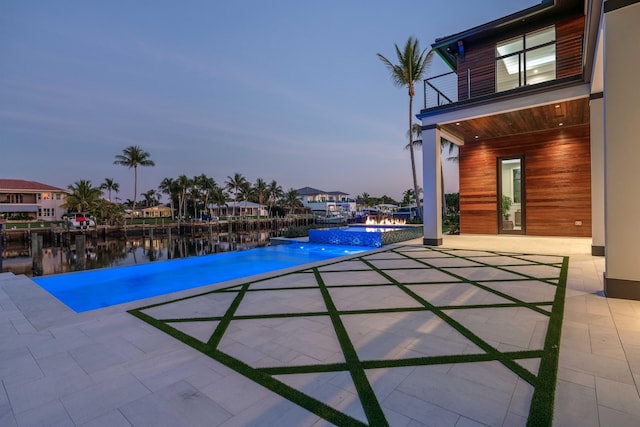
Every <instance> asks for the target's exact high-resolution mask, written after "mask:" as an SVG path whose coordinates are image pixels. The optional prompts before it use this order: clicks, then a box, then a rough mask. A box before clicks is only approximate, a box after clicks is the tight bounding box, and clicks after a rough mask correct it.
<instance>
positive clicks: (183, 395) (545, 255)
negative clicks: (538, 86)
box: [0, 236, 640, 426]
mask: <svg viewBox="0 0 640 427" xmlns="http://www.w3.org/2000/svg"><path fill="white" fill-rule="evenodd" d="M444 243H445V244H444V245H443V246H441V247H438V248H434V249H433V250H432V249H428V248H424V247H422V246H421V245H419V242H418V241H411V242H407V243H404V244H398V245H393V246H389V247H384V248H382V249H381V250H379V251H373V252H370V253H367V254H364V255H363V254H360V255H359V256H357V257H354V258H351V259H349V260H343V259H341V260H340V261H337V262H336V261H332V262H323V263H319V264H313V265H310V266H305V267H304V268H300V267H298V268H294V269H291V270H287V271H285V272H279V273H278V275H273V274H271V275H263V276H257V277H252V278H250V279H249V280H248V279H247V278H245V279H242V280H238V281H234V282H227V283H225V284H224V285H216V286H211V287H203V288H198V289H196V290H190V291H184V292H181V293H178V294H172V295H170V296H163V297H157V298H152V299H148V300H144V301H138V302H134V303H129V304H124V305H120V306H115V307H110V308H106V309H102V310H95V311H91V312H86V313H82V314H76V313H73V312H72V311H70V310H69V309H67V308H66V307H65V306H64V305H62V304H61V303H59V302H58V301H57V300H56V299H55V298H53V297H52V296H50V295H49V294H48V293H46V292H45V291H43V290H42V289H40V288H39V287H38V286H37V285H35V284H34V283H33V282H31V281H30V280H29V279H28V278H24V277H20V276H13V275H10V274H2V275H0V310H1V311H0V315H1V316H2V323H0V336H1V340H2V341H1V342H2V344H0V358H1V359H0V360H2V363H1V364H0V378H2V383H3V392H2V393H1V394H0V424H1V425H3V426H5V425H6V426H11V425H18V426H41V425H60V426H62V425H75V426H145V425H153V426H158V425H167V426H179V425H185V426H187V425H188V426H199V425H203V426H205V425H206V426H209V425H221V426H247V425H250V426H258V425H264V426H272V425H283V426H289V425H291V426H299V425H314V426H320V425H331V424H334V425H394V426H395V425H398V426H408V425H411V426H420V425H451V426H462V425H464V426H473V425H525V424H526V423H527V417H528V416H529V409H530V408H531V407H534V408H536V409H535V410H534V411H533V412H534V413H532V415H531V416H532V417H537V416H540V417H542V418H541V420H542V421H545V418H544V417H545V416H546V415H545V411H546V409H545V407H548V406H550V405H551V404H552V402H547V403H546V406H545V402H544V395H548V394H549V390H552V389H553V384H551V385H549V384H545V383H544V378H545V377H548V376H549V375H548V374H547V373H546V372H547V371H548V370H549V369H550V368H554V367H555V365H554V363H556V362H557V364H558V370H557V385H556V387H555V405H553V406H554V425H559V426H565V425H586V426H598V425H602V426H609V425H617V426H626V425H629V426H632V425H638V424H640V409H638V408H640V405H639V404H640V398H639V396H638V388H637V386H636V381H635V378H636V376H637V375H638V374H639V373H640V321H639V320H638V318H639V315H640V302H638V301H628V300H615V299H607V298H604V297H603V296H602V294H601V292H600V291H601V289H602V272H603V269H604V258H596V257H591V256H590V255H589V253H590V244H591V240H590V239H577V238H576V239H571V238H561V239H560V238H558V239H556V238H535V237H516V236H446V237H445V241H444ZM549 255H551V256H549ZM564 257H569V260H568V269H567V265H566V261H565V258H564ZM566 273H568V274H566ZM565 279H566V290H565V288H564V286H563V285H564V282H565ZM560 289H563V292H562V293H558V290H560ZM564 292H566V295H564V296H563V295H562V294H563V293H564ZM196 295H199V296H196ZM191 296H194V297H193V298H186V297H191ZM561 296H563V298H562V299H563V301H564V317H563V319H558V320H554V316H553V313H554V312H555V313H561V312H562V311H558V310H557V309H558V308H559V309H560V310H561V309H562V307H561V305H562V304H561V301H558V298H559V297H561ZM183 298H186V299H183ZM178 299H180V300H179V301H176V300H178ZM128 310H131V313H129V312H128ZM132 314H133V315H132ZM134 315H135V316H134ZM136 316H137V317H136ZM143 320H144V321H143ZM560 320H561V323H562V337H561V340H560V352H559V359H558V360H556V361H555V362H554V357H553V352H554V347H553V346H554V345H556V346H557V342H556V344H554V341H553V339H554V338H553V333H550V332H549V330H552V329H553V325H554V324H555V325H557V326H560ZM554 322H555V323H554ZM176 338H178V339H176ZM555 339H556V340H557V334H556V338H555ZM551 376H553V375H551ZM538 378H540V379H538ZM549 387H550V388H549ZM541 399H542V400H541ZM532 405H533V406H532ZM547 409H548V408H547ZM546 420H547V421H548V418H547V419H546ZM529 421H530V423H533V422H535V420H534V419H529Z"/></svg>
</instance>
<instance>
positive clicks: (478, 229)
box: [418, 0, 640, 299]
mask: <svg viewBox="0 0 640 427" xmlns="http://www.w3.org/2000/svg"><path fill="white" fill-rule="evenodd" d="M638 22H640V2H639V1H638V0H635V1H634V0H606V1H602V0H586V1H584V0H555V1H549V0H545V1H543V2H542V3H540V4H539V5H536V6H533V7H531V8H528V9H525V10H523V11H521V12H517V13H514V14H512V15H509V16H506V17H503V18H499V19H496V20H495V21H492V22H489V23H486V24H484V25H480V26H478V27H475V28H471V29H468V30H465V31H462V32H459V33H456V34H453V35H450V36H446V37H442V38H439V39H437V40H436V41H435V43H433V44H432V48H433V49H434V51H435V53H436V54H437V55H438V56H439V57H440V58H442V60H443V61H444V62H445V63H446V65H448V66H449V68H450V69H451V72H450V73H445V74H441V75H438V76H429V77H428V78H427V79H426V80H425V81H424V95H425V98H424V105H423V109H422V110H421V111H420V113H419V114H418V118H419V119H420V120H421V121H422V141H423V168H424V182H423V188H424V206H425V221H424V243H425V244H427V245H438V244H441V242H442V232H441V223H440V221H441V218H440V215H439V212H440V211H441V205H442V201H441V195H440V179H441V175H440V170H441V163H440V142H441V138H445V139H446V140H448V141H450V142H452V143H454V144H456V145H458V146H459V169H460V231H461V233H463V234H465V233H474V234H503V233H504V234H523V235H536V236H567V237H591V238H592V253H593V254H594V255H604V256H606V273H605V292H606V294H607V295H608V296H613V297H623V298H634V299H640V269H639V268H638V267H637V261H638V258H639V257H640V224H638V223H637V222H636V221H635V220H636V219H637V218H638V212H640V197H638V196H639V195H638V187H637V183H638V182H640V181H639V180H638V177H637V173H636V172H634V171H635V170H636V168H637V164H638V161H639V160H640V142H639V141H640V138H639V136H638V135H640V101H639V100H640V89H639V88H640V85H638V84H637V78H636V74H637V72H636V70H638V69H639V68H638V66H640V45H639V43H638V41H639V40H640V26H639V25H638Z"/></svg>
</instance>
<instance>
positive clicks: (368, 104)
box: [0, 0, 539, 200]
mask: <svg viewBox="0 0 640 427" xmlns="http://www.w3.org/2000/svg"><path fill="white" fill-rule="evenodd" d="M538 3H539V1H531V0H509V1H507V0H484V1H482V2H478V0H450V1H434V0H422V1H410V0H395V1H389V0H368V1H365V0H361V1H358V0H352V1H348V0H341V1H340V0H326V1H314V2H311V1H303V0H272V1H264V0H245V1H216V0H210V1H196V0H189V1H165V0H138V1H130V0H109V1H98V0H94V1H87V0H82V1H73V0H60V1H55V2H54V1H46V0H32V1H24V0H1V1H0V178H12V179H25V180H31V181H38V182H42V183H45V184H49V185H54V186H57V187H61V188H67V187H68V186H69V185H71V184H73V183H75V182H77V181H79V180H82V179H84V180H90V181H91V183H92V184H93V185H94V186H96V187H98V186H100V184H102V183H103V182H104V180H105V178H110V179H114V180H115V181H116V182H117V183H118V184H119V185H120V193H119V194H118V195H117V196H118V197H119V198H121V199H122V200H126V199H133V182H134V178H133V170H131V169H128V168H126V167H124V166H119V165H114V160H115V156H116V155H118V154H121V153H122V150H124V149H125V148H126V147H129V146H133V145H135V146H139V147H140V148H142V149H143V150H145V151H147V152H148V153H149V154H150V156H149V158H150V159H151V160H153V161H154V162H155V166H154V167H140V168H138V194H140V193H143V192H146V191H148V190H151V189H157V187H158V185H159V184H160V182H161V181H162V179H164V178H167V177H168V178H177V177H178V176H179V175H183V174H184V175H187V176H188V177H193V176H196V175H200V174H205V175H207V176H209V177H211V178H213V179H214V180H215V181H216V182H217V183H218V185H221V186H223V185H224V183H225V181H226V180H227V177H228V176H232V175H233V174H235V173H241V174H242V175H243V176H244V177H245V178H246V179H247V180H249V181H250V182H252V183H253V182H255V180H256V179H257V178H262V179H264V180H265V181H267V182H270V181H272V180H276V181H277V182H278V184H280V185H281V186H282V187H283V189H284V190H285V191H286V190H288V189H290V188H295V189H298V188H301V187H307V186H308V187H314V188H318V189H320V190H324V191H343V192H345V193H348V194H351V195H352V196H354V197H355V196H357V195H359V194H362V193H365V192H366V193H368V194H370V195H371V196H378V197H379V196H382V195H388V196H391V197H393V198H395V199H397V200H400V199H402V194H403V192H404V191H405V190H407V189H409V188H412V179H411V168H410V155H409V151H408V150H405V149H404V147H405V146H406V144H407V143H408V138H407V136H406V130H407V122H408V104H409V99H408V95H407V90H406V88H399V87H396V86H394V85H393V83H392V81H391V78H390V75H389V71H388V70H387V69H386V68H385V67H384V65H383V63H382V62H381V61H380V60H379V58H377V56H376V54H377V53H381V54H383V55H384V56H386V57H387V58H388V59H390V60H391V61H392V62H394V63H396V62H397V57H396V55H395V48H394V44H398V45H400V46H403V45H404V43H405V42H406V41H407V38H408V37H409V36H413V37H416V38H417V39H418V40H419V41H420V46H421V48H429V47H430V45H431V44H432V43H433V42H434V41H435V39H436V38H440V37H444V36H448V35H451V34H455V33H457V32H460V31H463V30H465V29H468V28H472V27H475V26H477V25H481V24H484V23H486V22H489V21H492V20H494V19H497V18H500V17H503V16H506V15H508V14H510V13H513V12H516V11H519V10H522V9H525V8H527V7H530V6H533V5H535V4H538ZM434 67H435V68H434V70H439V68H438V67H439V64H435V66H434ZM422 104H423V95H422V84H418V85H417V87H416V97H415V99H414V103H413V108H414V113H418V112H419V110H420V108H421V106H422ZM416 122H417V119H416ZM416 158H417V159H418V176H419V178H418V179H419V183H421V182H422V178H421V177H422V163H421V158H422V153H421V152H417V153H416ZM444 168H445V191H446V192H455V191H457V189H458V180H457V165H455V164H453V163H451V162H447V161H445V162H444ZM137 199H138V200H139V199H140V196H138V197H137Z"/></svg>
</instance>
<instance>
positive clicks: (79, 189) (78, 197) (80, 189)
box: [63, 179, 102, 212]
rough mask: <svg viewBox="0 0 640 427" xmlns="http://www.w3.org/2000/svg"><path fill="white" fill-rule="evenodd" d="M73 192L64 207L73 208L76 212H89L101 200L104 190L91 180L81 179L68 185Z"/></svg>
mask: <svg viewBox="0 0 640 427" xmlns="http://www.w3.org/2000/svg"><path fill="white" fill-rule="evenodd" d="M67 188H68V189H69V191H71V194H69V195H68V196H67V197H66V199H65V202H64V205H63V206H64V207H65V208H67V209H73V210H75V211H76V212H88V211H91V210H92V209H91V208H92V207H94V205H95V204H96V203H97V202H98V200H100V196H102V190H100V188H98V187H94V186H93V185H92V184H91V181H90V180H86V179H81V180H80V181H76V182H74V183H73V184H72V185H69V186H67Z"/></svg>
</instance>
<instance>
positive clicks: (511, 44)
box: [496, 36, 524, 58]
mask: <svg viewBox="0 0 640 427" xmlns="http://www.w3.org/2000/svg"><path fill="white" fill-rule="evenodd" d="M522 49H524V44H523V40H522V36H519V37H516V38H513V39H509V40H505V41H503V42H500V43H498V44H497V45H496V58H499V57H501V56H505V55H509V54H510V53H516V52H520V51H521V50H522Z"/></svg>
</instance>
